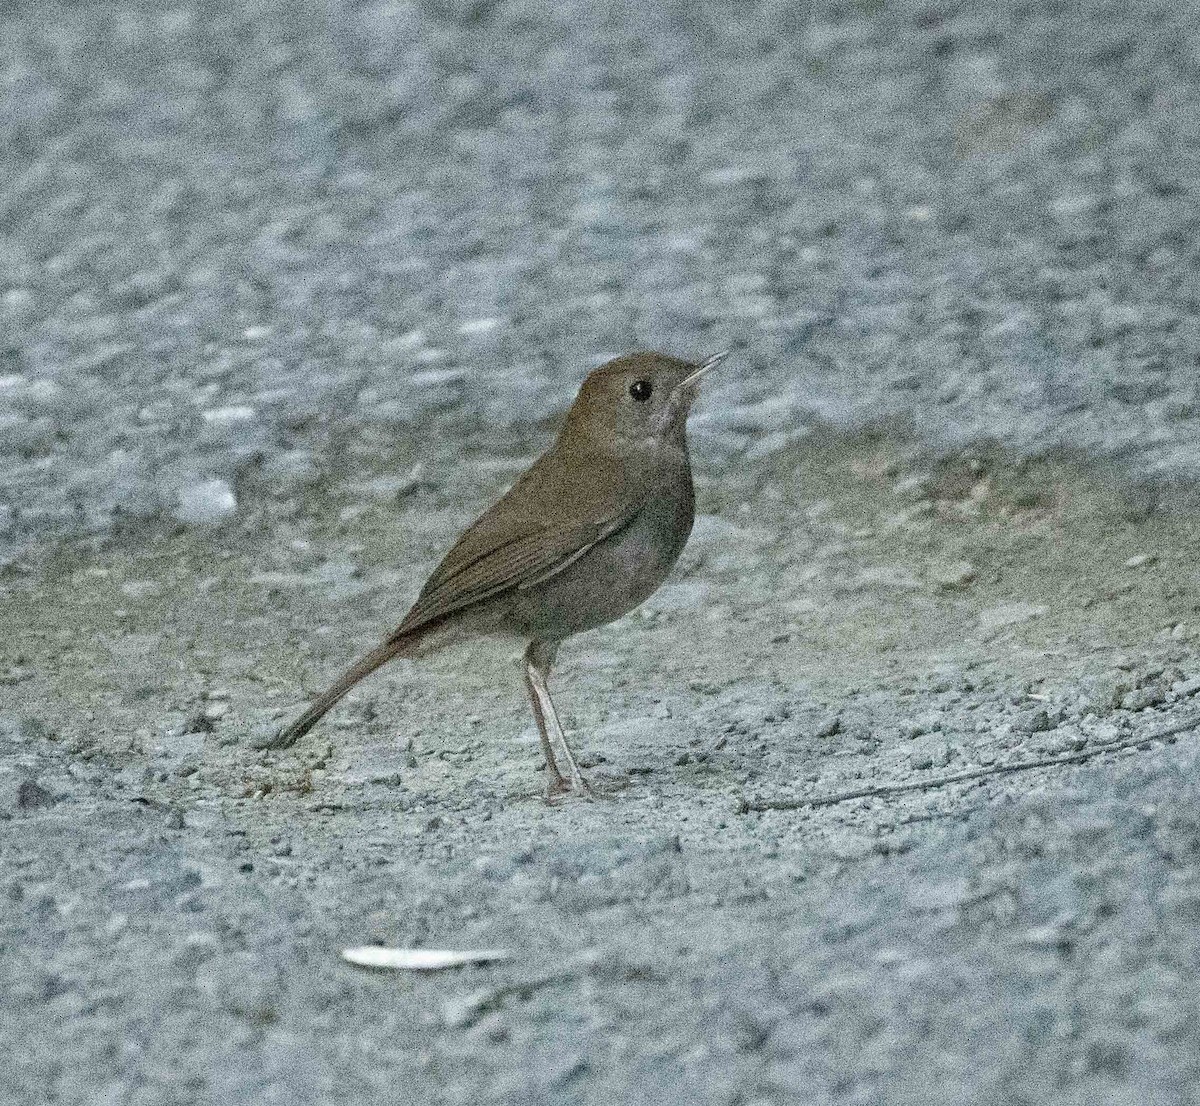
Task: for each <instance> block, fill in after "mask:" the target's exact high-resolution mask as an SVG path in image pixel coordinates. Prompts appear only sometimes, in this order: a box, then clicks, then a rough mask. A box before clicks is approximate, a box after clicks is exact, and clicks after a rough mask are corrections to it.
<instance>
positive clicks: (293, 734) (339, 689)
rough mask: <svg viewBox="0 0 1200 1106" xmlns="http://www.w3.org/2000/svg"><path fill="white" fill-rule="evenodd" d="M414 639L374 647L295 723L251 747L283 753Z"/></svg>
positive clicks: (408, 648) (405, 650)
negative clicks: (282, 750)
mask: <svg viewBox="0 0 1200 1106" xmlns="http://www.w3.org/2000/svg"><path fill="white" fill-rule="evenodd" d="M418 637H420V634H419V633H418V634H404V635H402V636H397V637H392V638H389V639H388V640H387V641H385V642H383V643H382V644H381V645H378V646H376V647H375V648H374V649H372V650H371V651H370V652H369V653H368V654H367V655H366V656H365V657H363V658H361V659H360V660H358V661H356V662H355V663H354V664H353V665H352V666H351V667H350V668H348V669H347V670H346V671H345V672H343V673H342V675H341V676H339V677H338V679H337V682H336V683H334V685H333V686H332V687H330V688H329V690H328V691H325V692H323V693H322V694H320V695H318V696H317V698H316V699H314V700H313V701H312V703H311V704H310V706H309V707H308V709H307V710H306V711H305V712H304V713H303V714H302V715H300V717H299V718H297V719H296V721H295V722H293V723H292V724H291V725H290V726H287V727H285V728H284V729H282V730H280V731H279V732H278V733H276V734H271V735H270V736H268V737H267V738H265V739H264V740H261V741H258V742H256V743H255V744H256V745H257V746H258V747H259V748H265V749H286V748H287V747H288V746H289V745H293V744H295V742H296V741H298V740H299V739H300V738H302V737H303V736H304V735H305V734H306V733H308V731H309V730H311V729H312V728H313V726H315V725H316V724H317V723H318V722H319V721H320V720H321V718H322V717H323V716H324V714H325V713H326V712H327V711H328V710H329V709H330V708H331V707H333V706H334V705H336V704H337V703H338V702H340V701H341V700H342V698H343V697H344V696H345V695H346V692H348V691H349V690H350V689H351V688H352V687H353V686H354V685H355V684H356V683H358V682H359V681H360V680H363V679H366V677H367V676H369V675H370V674H371V673H372V672H374V671H375V669H377V668H382V667H383V666H384V665H385V664H387V662H388V661H390V660H391V659H392V658H393V657H400V656H403V655H404V654H405V653H408V652H409V651H411V649H412V647H413V646H414V645H415V644H416V642H417V638H418Z"/></svg>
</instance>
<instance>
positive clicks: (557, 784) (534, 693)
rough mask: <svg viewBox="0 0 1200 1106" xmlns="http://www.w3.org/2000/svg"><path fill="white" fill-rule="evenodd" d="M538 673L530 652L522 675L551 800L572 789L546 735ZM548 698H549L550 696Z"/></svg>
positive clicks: (526, 656)
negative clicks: (542, 757) (561, 770)
mask: <svg viewBox="0 0 1200 1106" xmlns="http://www.w3.org/2000/svg"><path fill="white" fill-rule="evenodd" d="M530 648H532V646H530ZM536 672H537V670H536V669H535V668H534V667H533V665H532V664H531V663H530V661H529V655H528V651H526V655H525V660H524V662H523V666H522V675H523V676H524V677H525V691H526V693H527V694H528V695H529V705H530V706H531V707H532V708H533V720H534V721H535V722H536V723H537V728H538V739H539V740H540V741H541V743H542V754H543V755H544V756H545V758H546V798H547V800H549V799H553V798H554V797H555V796H556V795H561V794H562V793H563V792H564V791H568V790H570V789H569V788H568V787H567V781H566V780H565V779H563V774H562V773H561V772H560V771H559V770H558V762H557V761H556V760H555V759H554V748H553V746H552V745H551V744H550V736H549V734H547V733H546V716H545V714H544V713H543V711H542V704H541V699H540V696H539V693H538V685H537V684H536V683H535V682H534V680H535V676H536ZM547 698H549V696H548V695H547Z"/></svg>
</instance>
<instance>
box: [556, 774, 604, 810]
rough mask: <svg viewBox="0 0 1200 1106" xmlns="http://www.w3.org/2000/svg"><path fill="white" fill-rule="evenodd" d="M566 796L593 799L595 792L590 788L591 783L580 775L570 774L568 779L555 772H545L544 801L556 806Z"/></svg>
mask: <svg viewBox="0 0 1200 1106" xmlns="http://www.w3.org/2000/svg"><path fill="white" fill-rule="evenodd" d="M568 796H573V797H574V798H577V799H589V800H590V799H594V798H595V797H596V792H595V791H593V790H592V787H591V784H589V783H588V782H587V780H585V779H584V778H583V776H581V775H575V774H573V775H572V778H571V779H570V780H567V779H565V778H564V777H563V776H561V775H560V774H558V773H557V772H556V773H554V774H550V773H547V774H546V795H545V799H546V802H547V803H548V804H549V805H550V806H556V805H557V804H558V803H560V802H562V800H563V799H565V798H567V797H568Z"/></svg>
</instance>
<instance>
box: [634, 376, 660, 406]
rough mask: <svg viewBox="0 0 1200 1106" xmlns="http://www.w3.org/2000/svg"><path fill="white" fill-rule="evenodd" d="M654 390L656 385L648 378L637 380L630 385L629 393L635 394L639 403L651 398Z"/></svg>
mask: <svg viewBox="0 0 1200 1106" xmlns="http://www.w3.org/2000/svg"><path fill="white" fill-rule="evenodd" d="M653 391H654V385H653V384H651V383H650V381H648V380H635V381H634V382H633V383H632V384H630V385H629V394H630V395H631V396H633V398H634V399H636V400H637V401H638V403H645V402H646V400H648V399H649V398H650V395H651V393H652V392H653Z"/></svg>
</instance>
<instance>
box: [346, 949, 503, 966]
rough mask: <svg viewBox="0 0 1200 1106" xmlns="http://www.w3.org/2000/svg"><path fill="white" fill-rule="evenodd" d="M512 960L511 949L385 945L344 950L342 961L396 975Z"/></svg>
mask: <svg viewBox="0 0 1200 1106" xmlns="http://www.w3.org/2000/svg"><path fill="white" fill-rule="evenodd" d="M511 956H512V953H511V952H510V951H509V950H508V949H389V948H384V947H383V946H382V945H363V946H360V947H358V948H352V949H342V959H343V960H348V961H349V962H350V963H351V964H357V965H358V966H359V967H361V968H379V969H382V970H386V971H395V972H432V971H439V970H440V969H442V968H459V967H462V966H463V965H464V964H490V963H494V962H495V961H498V960H508V959H509V958H510V957H511Z"/></svg>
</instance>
